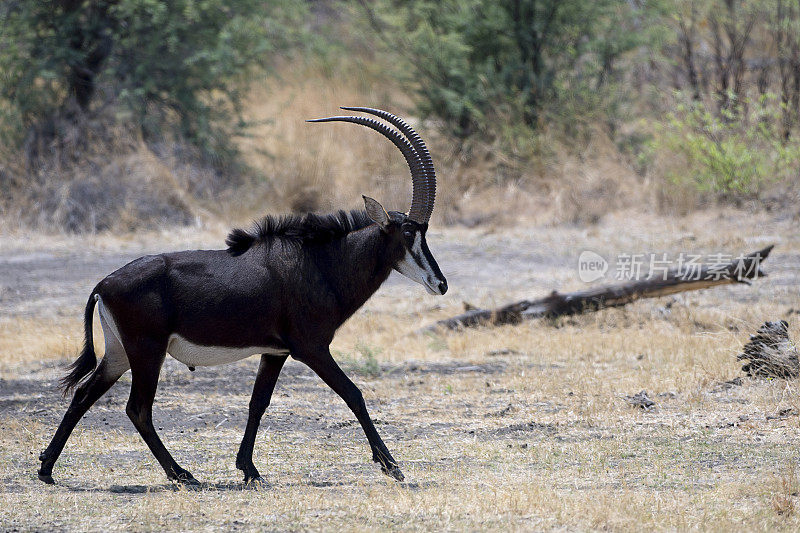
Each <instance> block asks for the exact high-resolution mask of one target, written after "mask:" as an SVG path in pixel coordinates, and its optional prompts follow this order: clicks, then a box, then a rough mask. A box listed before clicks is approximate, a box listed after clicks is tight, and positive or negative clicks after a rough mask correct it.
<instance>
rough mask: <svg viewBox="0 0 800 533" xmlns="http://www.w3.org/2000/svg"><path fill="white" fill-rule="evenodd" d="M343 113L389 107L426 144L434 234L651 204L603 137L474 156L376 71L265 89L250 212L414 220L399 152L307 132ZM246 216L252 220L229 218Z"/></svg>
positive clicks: (354, 135) (289, 81) (474, 145)
mask: <svg viewBox="0 0 800 533" xmlns="http://www.w3.org/2000/svg"><path fill="white" fill-rule="evenodd" d="M340 105H367V106H373V107H381V108H384V109H387V110H390V111H392V112H395V113H396V114H399V115H401V116H403V117H404V118H405V119H406V120H407V121H408V122H409V123H411V124H412V126H414V127H415V128H416V129H417V130H418V131H419V132H420V133H421V134H422V136H423V138H424V139H425V140H426V142H427V143H428V145H429V147H430V149H431V152H432V154H433V157H434V162H435V164H436V168H437V175H438V178H439V187H438V190H437V198H436V209H435V211H434V214H433V223H434V224H440V223H444V224H448V225H452V224H458V225H464V226H468V227H474V226H478V225H486V224H491V225H508V224H513V223H514V222H516V221H518V220H520V219H526V220H529V221H533V222H536V223H549V222H567V223H575V224H586V223H594V222H597V221H598V220H599V219H600V217H602V216H603V214H604V213H606V212H608V211H610V210H615V209H619V208H625V207H630V206H632V205H636V204H637V203H642V202H644V201H645V200H646V199H647V197H646V194H645V191H646V184H645V183H644V182H643V180H642V179H641V178H639V177H638V176H637V175H636V173H635V172H634V171H633V170H632V169H631V168H630V167H629V166H628V165H627V164H625V163H624V161H623V157H622V156H620V155H619V153H618V151H617V150H616V149H615V147H614V144H613V142H612V141H611V140H610V139H609V137H608V135H606V134H604V133H602V132H598V133H597V134H596V135H593V136H591V141H590V142H589V144H588V146H587V147H586V148H585V149H584V150H582V151H581V152H580V153H577V154H575V153H573V152H570V149H568V148H567V147H566V146H567V145H566V143H565V142H561V141H559V140H556V139H552V138H550V136H548V135H547V134H546V133H545V134H542V135H541V139H537V140H536V142H537V143H538V144H540V145H541V147H539V148H537V151H538V152H540V153H537V154H534V155H533V157H515V156H514V155H506V154H505V153H504V151H503V150H501V148H500V147H499V145H498V143H497V141H492V142H489V141H484V140H482V139H473V140H471V141H470V142H469V144H468V145H459V144H458V142H457V141H455V140H454V139H452V138H449V137H447V136H446V135H444V134H442V133H441V132H440V129H439V128H438V127H437V124H436V123H434V122H427V121H426V122H424V123H423V122H422V121H420V120H419V119H418V117H415V116H414V114H413V111H411V109H413V106H412V105H411V104H410V103H409V102H408V100H407V98H406V96H405V95H404V94H403V93H402V92H401V91H399V90H398V89H396V88H392V87H387V85H386V83H385V80H383V79H381V78H380V77H379V76H376V75H374V74H373V73H370V72H369V71H355V72H352V71H347V74H346V75H337V76H335V77H326V76H325V75H324V74H322V73H321V70H320V69H319V68H315V67H313V66H310V67H306V68H305V69H298V70H297V71H295V73H294V74H292V75H291V76H289V77H283V78H281V79H280V81H278V82H272V83H265V84H263V85H261V86H259V87H257V88H255V89H254V90H253V92H252V94H251V97H250V99H249V102H248V103H247V105H246V115H248V116H249V117H250V118H251V119H253V120H255V121H260V123H261V125H260V126H258V127H256V128H255V129H254V130H253V131H252V135H250V136H249V137H248V138H246V139H245V140H244V141H243V142H242V143H241V144H240V147H241V149H242V151H243V152H244V153H245V156H246V162H247V164H248V165H250V166H251V167H252V168H254V169H255V170H256V171H257V173H259V174H261V175H262V176H263V180H262V181H261V182H259V183H256V184H255V189H254V192H253V194H249V195H242V196H243V197H249V198H251V200H250V202H252V203H249V202H248V203H247V204H246V205H245V206H242V205H241V204H239V206H238V207H240V208H241V207H244V211H245V212H247V215H248V216H250V217H252V216H257V215H258V214H261V213H264V212H266V211H308V210H320V211H330V210H332V209H339V208H354V207H360V206H361V195H362V194H366V195H369V196H374V197H375V198H377V199H378V200H379V201H381V202H382V203H384V205H385V207H386V208H387V209H396V210H401V211H405V210H406V209H407V208H408V202H409V199H410V196H411V193H410V188H411V181H410V180H409V179H408V169H407V167H406V165H405V162H404V161H403V158H402V156H401V155H400V153H399V152H398V151H397V149H396V148H395V147H394V146H393V145H392V144H391V143H390V142H388V141H387V140H386V139H384V138H383V137H381V136H380V135H377V134H376V133H375V132H371V131H368V130H367V129H366V128H359V127H357V126H354V125H351V124H309V123H307V122H305V121H306V119H309V118H315V117H323V116H330V115H336V114H342V113H343V112H342V111H341V110H339V106H340ZM230 214H231V215H233V216H234V217H241V216H242V211H239V212H237V213H230Z"/></svg>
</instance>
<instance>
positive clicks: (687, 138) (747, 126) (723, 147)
mask: <svg viewBox="0 0 800 533" xmlns="http://www.w3.org/2000/svg"><path fill="white" fill-rule="evenodd" d="M733 99H734V98H733V95H729V96H728V100H729V101H730V100H733ZM785 105H786V104H785V103H783V104H782V103H780V102H779V101H778V97H777V96H775V95H772V94H766V95H764V96H763V97H762V98H761V99H760V100H759V101H758V102H740V105H738V106H736V108H734V109H752V110H753V111H751V112H750V113H749V114H746V113H744V112H741V111H740V112H734V111H733V110H730V109H723V110H722V111H721V112H718V111H717V109H718V108H717V107H716V106H715V108H714V109H708V107H707V106H705V105H704V104H702V103H701V102H697V101H691V102H688V103H687V102H684V103H681V104H679V105H678V106H677V107H676V110H675V111H674V112H672V113H669V114H668V115H667V120H666V121H665V123H664V124H663V125H662V126H661V128H660V131H659V133H658V135H657V136H656V137H655V138H654V140H653V149H657V150H666V151H668V152H670V153H672V154H674V155H676V156H678V160H679V161H681V163H680V165H679V166H680V169H672V170H671V171H670V172H669V175H670V177H671V179H673V180H674V181H677V182H683V183H685V182H689V183H691V184H692V185H694V186H695V187H696V188H697V189H698V190H699V191H702V192H715V193H722V194H725V195H745V196H752V195H754V194H757V193H758V192H759V190H760V189H761V187H762V186H763V185H765V184H767V183H769V182H773V181H777V180H781V179H787V178H788V179H791V177H792V176H793V175H795V176H796V173H797V161H798V160H800V142H798V141H797V140H793V139H786V138H785V137H784V136H783V135H782V129H781V115H782V112H783V107H784V106H785Z"/></svg>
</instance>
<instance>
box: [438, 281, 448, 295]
mask: <svg viewBox="0 0 800 533" xmlns="http://www.w3.org/2000/svg"><path fill="white" fill-rule="evenodd" d="M439 292H440V293H441V294H444V293H446V292H447V282H446V281H440V282H439Z"/></svg>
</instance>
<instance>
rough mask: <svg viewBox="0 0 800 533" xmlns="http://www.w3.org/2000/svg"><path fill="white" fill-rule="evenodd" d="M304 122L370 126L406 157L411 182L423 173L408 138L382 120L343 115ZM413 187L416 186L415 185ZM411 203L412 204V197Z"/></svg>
mask: <svg viewBox="0 0 800 533" xmlns="http://www.w3.org/2000/svg"><path fill="white" fill-rule="evenodd" d="M306 122H352V123H353V124H361V125H362V126H366V127H368V128H371V129H373V130H375V131H377V132H378V133H380V134H381V135H383V136H384V137H386V138H387V139H389V140H390V141H392V143H394V145H395V146H397V148H399V149H400V151H401V152H402V153H403V157H404V158H405V159H406V163H407V164H408V168H409V170H410V171H411V179H412V181H413V183H415V184H416V182H417V181H418V180H420V181H421V176H424V174H425V171H424V170H423V168H422V162H421V161H420V158H419V155H417V152H416V151H415V150H414V147H413V146H412V145H411V143H410V142H409V141H408V139H406V138H405V137H404V136H403V135H402V134H401V133H400V132H399V131H397V130H395V129H393V128H390V127H389V126H387V125H386V124H384V123H383V122H378V121H377V120H375V119H373V118H369V117H343V116H337V117H326V118H314V119H310V120H306ZM414 187H415V188H416V185H415V186H414ZM411 204H412V205H413V204H414V200H413V197H412V200H411Z"/></svg>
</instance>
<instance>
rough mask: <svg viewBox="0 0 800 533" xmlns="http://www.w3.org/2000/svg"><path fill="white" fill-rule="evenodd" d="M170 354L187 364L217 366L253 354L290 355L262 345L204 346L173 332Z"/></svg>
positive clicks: (169, 347) (168, 348)
mask: <svg viewBox="0 0 800 533" xmlns="http://www.w3.org/2000/svg"><path fill="white" fill-rule="evenodd" d="M167 351H168V352H169V354H170V355H171V356H172V357H174V358H175V359H177V360H178V361H180V362H181V363H183V364H185V365H186V366H215V365H224V364H225V363H232V362H234V361H239V360H241V359H246V358H247V357H250V356H251V355H256V354H263V353H265V354H269V355H289V351H288V350H284V349H281V348H264V347H260V346H248V347H245V348H229V347H225V346H202V345H200V344H194V343H193V342H191V341H188V340H186V339H184V338H183V337H181V336H180V335H178V334H177V333H173V334H172V335H170V336H169V344H167Z"/></svg>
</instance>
